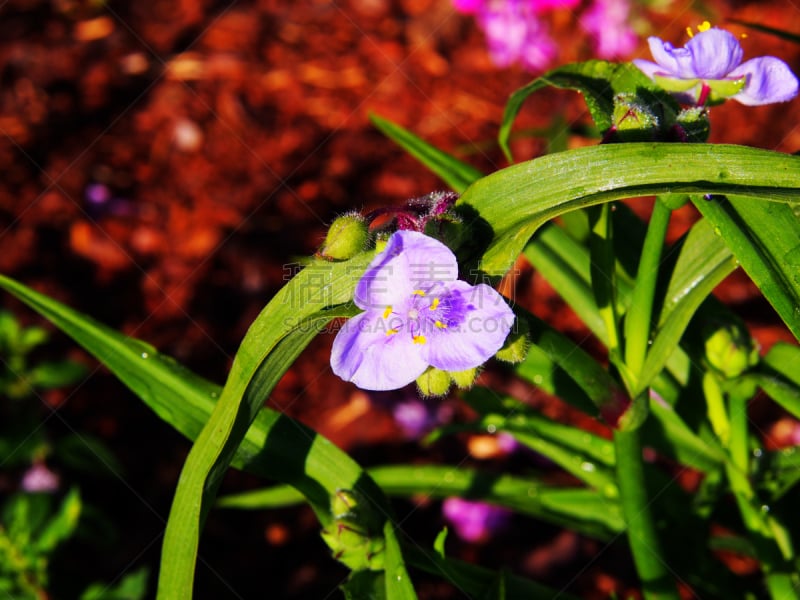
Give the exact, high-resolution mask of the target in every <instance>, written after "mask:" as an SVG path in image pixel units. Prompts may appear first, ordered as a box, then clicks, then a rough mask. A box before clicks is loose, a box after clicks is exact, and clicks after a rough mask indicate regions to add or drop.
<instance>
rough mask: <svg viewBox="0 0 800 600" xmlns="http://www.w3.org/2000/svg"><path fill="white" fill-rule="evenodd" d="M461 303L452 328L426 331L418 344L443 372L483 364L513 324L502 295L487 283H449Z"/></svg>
mask: <svg viewBox="0 0 800 600" xmlns="http://www.w3.org/2000/svg"><path fill="white" fill-rule="evenodd" d="M450 293H451V294H452V295H453V296H455V297H457V298H459V299H460V300H461V301H462V302H463V304H464V309H463V318H462V319H461V320H460V322H459V323H458V325H457V326H456V327H448V328H447V329H439V330H435V328H434V331H430V332H429V333H428V335H427V339H428V341H427V343H426V344H424V345H422V346H421V351H422V356H423V357H424V358H425V360H427V361H428V362H429V363H430V364H431V365H433V366H434V367H437V368H439V369H443V370H445V371H464V370H466V369H471V368H473V367H477V366H480V365H482V364H483V363H485V362H486V361H487V360H489V359H490V358H491V357H492V356H494V354H495V353H496V352H497V351H498V350H499V349H500V348H501V347H502V346H503V343H504V342H505V340H506V338H507V337H508V333H509V332H510V331H511V327H512V325H513V324H514V313H513V311H512V310H511V309H510V308H509V307H508V304H506V302H505V300H504V299H503V297H502V296H501V295H500V294H498V293H497V292H496V291H495V290H493V289H492V288H490V287H489V286H488V285H485V284H480V285H476V286H471V285H469V284H468V283H466V282H464V281H458V282H455V283H454V284H452V285H451V286H450Z"/></svg>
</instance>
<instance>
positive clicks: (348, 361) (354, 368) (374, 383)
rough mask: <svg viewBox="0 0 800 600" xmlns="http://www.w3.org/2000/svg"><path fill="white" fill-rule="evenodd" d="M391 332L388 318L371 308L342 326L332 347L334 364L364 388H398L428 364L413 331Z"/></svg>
mask: <svg viewBox="0 0 800 600" xmlns="http://www.w3.org/2000/svg"><path fill="white" fill-rule="evenodd" d="M404 333H405V332H400V333H398V334H394V335H387V333H386V320H385V319H383V318H382V314H381V313H380V312H378V311H367V312H365V313H361V314H360V315H357V316H355V317H353V318H352V319H350V320H348V321H347V322H345V323H344V325H343V326H342V329H341V330H340V331H339V333H337V334H336V338H335V339H334V340H333V348H332V349H331V368H332V369H333V372H334V373H335V374H336V375H338V376H339V377H341V378H342V379H344V380H345V381H352V382H353V383H354V384H356V385H357V386H358V387H360V388H361V389H364V390H378V391H379V390H396V389H398V388H401V387H403V386H405V385H408V384H409V383H411V382H412V381H414V380H415V379H416V378H417V377H419V376H420V375H422V372H423V371H424V370H425V369H426V368H428V363H426V362H425V360H424V359H423V358H422V355H421V353H420V346H419V345H418V344H414V342H413V340H412V338H411V336H410V335H404Z"/></svg>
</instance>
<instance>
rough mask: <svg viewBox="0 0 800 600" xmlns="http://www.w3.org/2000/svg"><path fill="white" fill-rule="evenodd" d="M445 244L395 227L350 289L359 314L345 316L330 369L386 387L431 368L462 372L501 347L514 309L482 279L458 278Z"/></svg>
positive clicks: (344, 376)
mask: <svg viewBox="0 0 800 600" xmlns="http://www.w3.org/2000/svg"><path fill="white" fill-rule="evenodd" d="M457 277H458V264H457V263H456V257H455V256H454V255H453V253H452V252H451V251H450V249H449V248H447V246H445V245H444V244H442V243H441V242H439V241H438V240H435V239H433V238H431V237H428V236H426V235H424V234H422V233H419V232H416V231H397V232H395V233H394V234H393V235H392V236H391V237H390V238H389V240H388V242H387V244H386V248H385V249H384V250H383V251H382V252H381V253H380V254H378V255H377V256H376V257H375V258H374V259H373V260H372V262H371V263H370V265H369V266H368V267H367V270H366V271H365V273H364V275H363V276H362V278H361V280H360V281H359V282H358V284H357V286H356V290H355V295H354V301H355V304H356V305H357V306H358V307H359V308H362V309H364V312H362V313H360V314H359V315H356V316H355V317H353V318H351V319H350V320H348V321H347V322H346V323H345V324H344V325H343V327H342V329H341V330H340V331H339V333H338V334H337V335H336V339H335V340H334V341H333V349H332V351H331V367H332V368H333V372H334V373H336V374H337V375H338V376H339V377H341V378H342V379H345V380H346V381H352V382H353V383H355V384H356V385H357V386H358V387H360V388H362V389H366V390H393V389H398V388H401V387H403V386H405V385H407V384H409V383H411V382H413V381H414V380H415V379H417V377H419V376H420V375H422V373H423V372H424V371H425V370H426V369H427V368H428V366H434V367H436V368H439V369H443V370H445V371H464V370H466V369H471V368H473V367H477V366H480V365H482V364H483V363H484V362H486V361H487V360H488V359H489V358H491V357H492V356H493V355H494V354H495V353H496V352H497V351H498V350H499V349H500V347H501V346H502V345H503V342H505V339H506V337H507V336H508V333H509V332H510V331H511V327H512V325H513V323H514V313H513V312H512V310H511V309H510V308H509V307H508V304H506V302H505V300H504V299H503V297H502V296H501V295H500V294H498V293H497V292H496V291H495V290H493V289H492V288H491V287H489V286H488V285H485V284H479V285H475V286H473V285H470V284H469V283H467V282H465V281H459V280H458V279H457Z"/></svg>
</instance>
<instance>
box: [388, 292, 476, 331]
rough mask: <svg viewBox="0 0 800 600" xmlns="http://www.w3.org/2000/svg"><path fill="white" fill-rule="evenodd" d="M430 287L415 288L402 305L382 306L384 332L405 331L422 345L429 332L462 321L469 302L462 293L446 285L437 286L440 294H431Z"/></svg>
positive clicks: (440, 329)
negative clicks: (383, 307)
mask: <svg viewBox="0 0 800 600" xmlns="http://www.w3.org/2000/svg"><path fill="white" fill-rule="evenodd" d="M431 289H432V288H430V289H428V290H427V291H426V290H422V289H417V290H414V291H413V292H412V293H411V297H410V298H409V299H408V300H407V301H406V302H404V303H403V304H404V305H405V306H402V307H400V306H396V305H395V306H386V307H385V309H384V311H383V314H382V316H383V320H384V322H385V326H386V327H387V329H386V335H387V336H393V335H396V334H398V333H400V332H401V331H406V332H407V334H406V335H410V336H411V339H412V341H413V342H414V343H415V344H420V345H422V344H426V343H427V342H428V337H429V336H430V334H431V332H437V331H444V330H447V329H448V328H449V327H451V326H455V325H457V324H458V323H460V322H461V321H462V319H463V317H464V312H465V310H466V309H467V308H468V306H467V304H466V303H465V302H464V300H463V299H462V298H461V296H460V295H459V294H458V293H449V292H448V291H447V289H446V288H445V289H442V290H437V293H440V294H441V295H436V296H432V295H430V291H431ZM395 309H397V310H395Z"/></svg>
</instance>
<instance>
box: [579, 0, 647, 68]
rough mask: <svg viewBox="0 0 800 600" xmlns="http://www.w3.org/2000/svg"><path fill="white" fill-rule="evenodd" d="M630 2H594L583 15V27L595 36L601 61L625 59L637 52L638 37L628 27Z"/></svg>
mask: <svg viewBox="0 0 800 600" xmlns="http://www.w3.org/2000/svg"><path fill="white" fill-rule="evenodd" d="M630 12H631V3H630V1H629V0H595V2H594V3H593V4H592V5H591V6H590V7H589V8H588V9H587V10H586V12H585V13H583V15H581V20H580V23H581V27H582V28H583V29H584V31H586V32H587V33H589V34H590V35H591V36H592V42H593V46H594V50H595V52H596V53H597V56H599V57H600V58H617V57H619V56H626V55H628V54H630V53H631V52H633V51H634V50H635V49H636V45H637V44H638V43H639V37H638V36H637V35H636V33H635V32H634V31H633V29H631V27H630V25H629V21H630Z"/></svg>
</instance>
